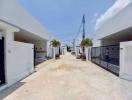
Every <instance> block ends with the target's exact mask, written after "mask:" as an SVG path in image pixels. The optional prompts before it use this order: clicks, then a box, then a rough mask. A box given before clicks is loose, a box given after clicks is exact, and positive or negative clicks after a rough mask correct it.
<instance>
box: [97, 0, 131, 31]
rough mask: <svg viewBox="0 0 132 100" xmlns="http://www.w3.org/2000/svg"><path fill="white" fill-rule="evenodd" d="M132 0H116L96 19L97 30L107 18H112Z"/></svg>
mask: <svg viewBox="0 0 132 100" xmlns="http://www.w3.org/2000/svg"><path fill="white" fill-rule="evenodd" d="M131 2H132V0H116V2H115V3H114V4H113V5H112V7H110V8H109V9H108V10H107V11H106V12H105V13H104V14H102V15H101V16H100V17H99V18H97V20H96V25H95V30H97V29H98V28H99V27H100V26H101V25H102V24H103V23H104V22H105V21H106V20H108V19H109V18H111V17H112V16H114V15H116V14H117V13H118V12H120V11H121V10H122V9H123V8H125V7H126V6H127V5H128V4H130V3H131Z"/></svg>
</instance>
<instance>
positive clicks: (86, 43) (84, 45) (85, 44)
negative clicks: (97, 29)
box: [80, 38, 93, 60]
mask: <svg viewBox="0 0 132 100" xmlns="http://www.w3.org/2000/svg"><path fill="white" fill-rule="evenodd" d="M92 45H93V43H92V40H91V39H90V38H86V39H83V40H82V41H81V44H80V46H81V48H82V49H83V48H85V52H86V53H85V54H86V56H85V55H84V52H83V53H82V58H83V59H84V58H85V57H86V60H88V47H89V46H92Z"/></svg>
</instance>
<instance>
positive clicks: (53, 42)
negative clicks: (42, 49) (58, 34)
mask: <svg viewBox="0 0 132 100" xmlns="http://www.w3.org/2000/svg"><path fill="white" fill-rule="evenodd" d="M51 45H52V46H53V47H59V46H60V45H61V43H60V42H59V41H58V40H56V39H53V40H52V41H51Z"/></svg>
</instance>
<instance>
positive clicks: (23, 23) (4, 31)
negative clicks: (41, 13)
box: [0, 0, 50, 90]
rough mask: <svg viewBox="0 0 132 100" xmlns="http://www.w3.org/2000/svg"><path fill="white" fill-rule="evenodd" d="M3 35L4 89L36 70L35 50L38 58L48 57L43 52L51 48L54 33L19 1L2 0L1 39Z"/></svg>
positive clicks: (2, 86)
mask: <svg viewBox="0 0 132 100" xmlns="http://www.w3.org/2000/svg"><path fill="white" fill-rule="evenodd" d="M2 37H3V38H4V73H5V84H2V85H1V84H0V90H2V89H4V88H6V87H9V86H10V85H12V84H14V83H15V82H17V81H19V80H21V79H22V78H24V77H26V76H28V75H29V74H31V73H33V72H34V59H35V58H34V53H35V52H34V50H37V53H36V55H37V57H42V56H45V55H44V54H42V52H44V53H45V52H46V51H47V42H48V40H49V38H50V33H49V32H48V31H47V30H46V28H44V27H43V26H42V25H41V24H40V23H39V22H38V21H37V20H36V19H35V18H33V17H32V16H31V15H30V14H29V13H28V12H26V11H25V10H24V9H23V8H22V6H20V5H19V3H18V2H17V1H16V0H1V1H0V38H2ZM38 52H41V54H40V53H38ZM1 67H3V66H1ZM0 77H2V75H1V76H0Z"/></svg>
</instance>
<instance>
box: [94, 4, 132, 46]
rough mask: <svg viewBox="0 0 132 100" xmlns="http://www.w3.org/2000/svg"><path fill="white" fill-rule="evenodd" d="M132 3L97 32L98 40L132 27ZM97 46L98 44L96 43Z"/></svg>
mask: <svg viewBox="0 0 132 100" xmlns="http://www.w3.org/2000/svg"><path fill="white" fill-rule="evenodd" d="M131 10H132V3H131V4H129V5H128V6H127V7H126V8H124V9H123V10H122V11H120V12H119V13H118V14H116V15H115V16H113V17H111V18H109V20H107V21H105V22H104V23H103V24H102V25H101V26H100V27H99V28H98V29H97V30H96V32H95V33H96V40H97V39H101V38H103V37H105V36H108V35H111V34H114V33H116V32H119V31H121V30H124V29H126V28H129V27H132V21H131V18H132V13H131ZM94 44H96V42H94Z"/></svg>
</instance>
